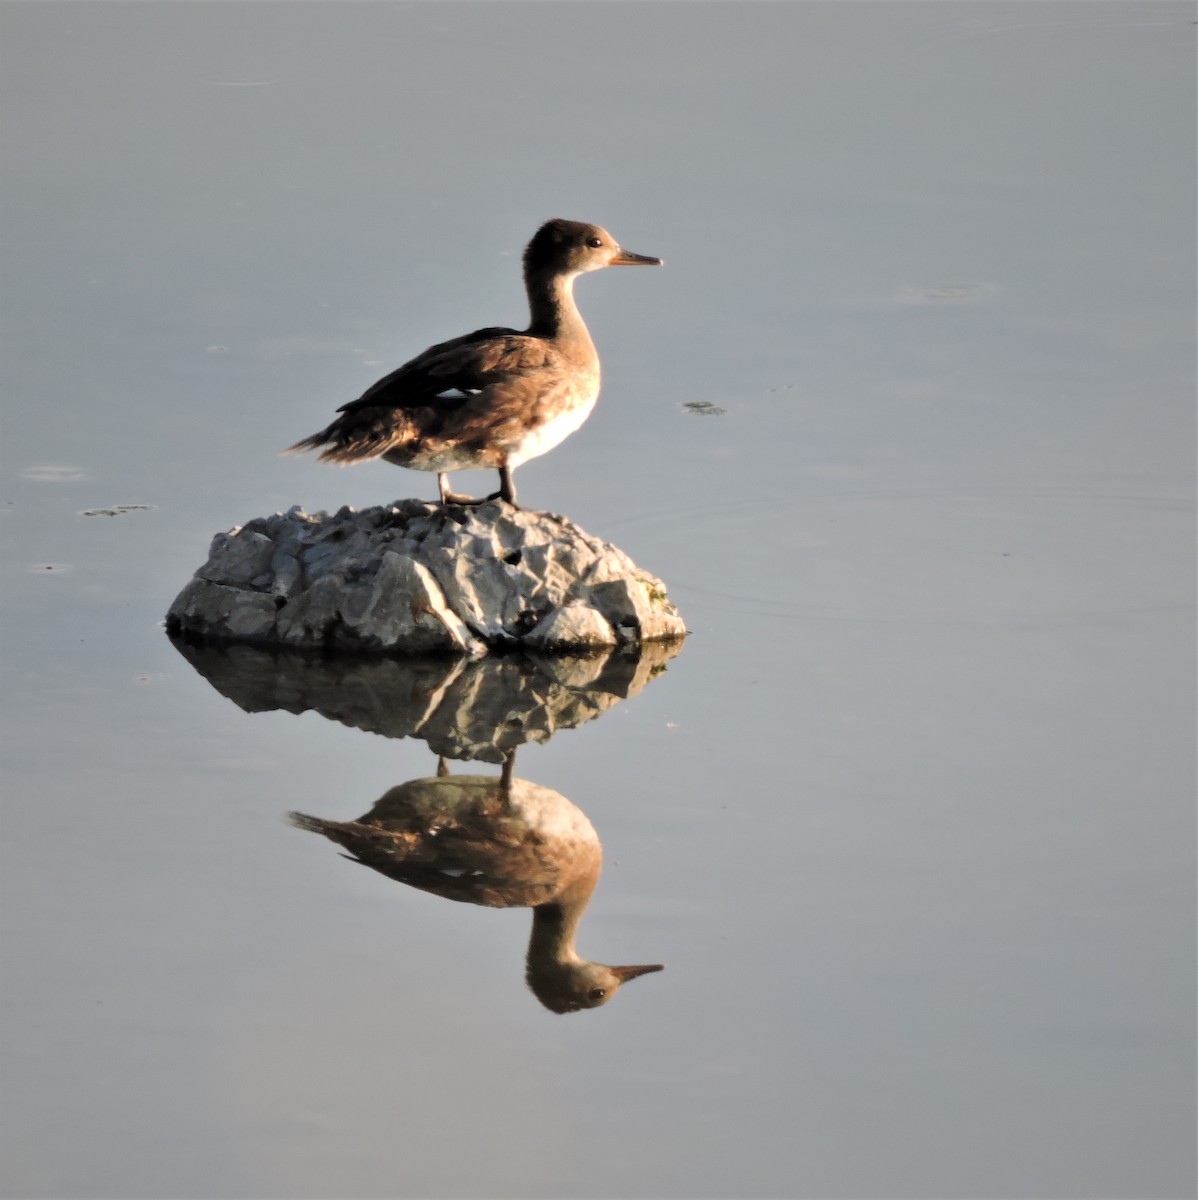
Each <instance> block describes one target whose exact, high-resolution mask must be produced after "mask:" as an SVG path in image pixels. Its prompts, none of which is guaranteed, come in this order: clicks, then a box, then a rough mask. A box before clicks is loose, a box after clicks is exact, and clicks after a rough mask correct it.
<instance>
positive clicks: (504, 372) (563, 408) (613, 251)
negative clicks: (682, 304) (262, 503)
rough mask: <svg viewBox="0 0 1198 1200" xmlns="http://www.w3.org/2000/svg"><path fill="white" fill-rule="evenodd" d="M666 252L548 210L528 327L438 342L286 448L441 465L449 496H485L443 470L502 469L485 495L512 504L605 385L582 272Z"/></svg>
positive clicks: (328, 458) (534, 245)
mask: <svg viewBox="0 0 1198 1200" xmlns="http://www.w3.org/2000/svg"><path fill="white" fill-rule="evenodd" d="M660 263H661V260H660V259H657V258H649V257H647V256H645V255H643V254H632V253H629V252H628V251H625V250H621V249H620V247H619V246H618V245H617V244H616V242H615V240H614V239H613V238H612V236H611V234H609V233H608V232H607V231H606V230H604V229H601V228H600V227H599V226H598V225H587V224H584V223H583V222H580V221H563V220H560V219H556V220H553V221H547V222H546V223H545V224H544V225H542V226H541V228H540V229H538V230H537V232H536V234H535V236H534V237H533V239H532V241H531V242H529V243H528V247H527V248H526V249H525V251H524V285H525V288H526V290H527V292H528V304H529V310H530V320H529V325H528V328H527V329H526V330H524V331H522V332H521V331H519V330H515V329H505V328H502V327H499V326H494V327H490V328H487V329H478V330H475V332H474V333H468V334H466V335H465V336H463V337H457V338H453V339H451V340H450V341H448V342H440V343H438V344H437V345H436V346H430V347H429V348H428V349H427V350H425V351H424V353H423V354H418V355H417V356H416V357H415V358H413V359H412V360H411V361H410V362H406V363H404V365H403V366H402V367H399V368H398V369H397V370H395V371H392V372H391V374H390V375H385V376H384V377H383V378H382V379H380V380H379V381H378V382H377V383H375V384H373V385H372V386H371V387H369V388H367V389H366V391H365V392H363V394H362V395H361V396H360V397H359V398H358V399H357V400H353V401H351V402H350V403H349V404H344V405H342V406H341V408H340V409H338V412H340V413H341V416H339V417H338V418H337V419H336V420H335V421H333V423H332V424H331V425H329V426H328V427H327V428H326V429H322V430H321V431H320V432H319V433H314V434H313V435H312V436H311V437H307V438H304V439H303V440H302V441H300V442H297V443H296V444H295V445H294V446H291V447H289V450H288V452H291V451H296V450H320V451H321V455H320V458H321V461H322V462H335V463H343V464H344V463H354V462H362V461H365V460H367V459H371V458H382V459H385V460H386V461H387V462H390V463H394V464H396V465H397V466H401V467H410V468H412V469H414V470H417V471H435V472H436V473H437V485H438V488H439V491H440V495H441V501H442V503H444V504H479V503H483V502H484V501H483V500H475V499H472V498H471V497H469V496H458V495H455V494H454V493H452V492H451V491H450V490H449V480H448V476H447V472H449V471H451V470H462V469H467V468H478V467H486V468H490V469H493V470H497V471H498V472H499V484H500V486H499V491H498V492H495V493H494V494H492V495H491V496H488V497H486V498H485V499H486V500H494V499H503V500H506V501H507V502H508V503H510V504H515V502H516V488H515V484H514V483H513V482H512V471H514V470H515V468H516V467H518V466H519V465H520V464H521V463H524V462H527V461H528V460H529V459H530V458H535V457H537V456H538V455H540V454H544V453H545V452H546V451H547V450H551V449H552V448H553V447H554V446H556V445H557V444H558V443H559V442H561V441H562V440H563V439H564V438H566V437H568V436H569V435H570V434H571V433H573V432H574V430H575V429H577V428H578V427H579V426H580V425H581V424H582V423H583V421H585V420H586V418H587V417H588V416H589V415H590V411H591V409H592V408H593V407H594V404H595V400H596V398H597V397H598V395H599V356H598V354H596V352H595V347H594V345H593V344H592V342H591V338H590V335H589V334H588V333H587V328H586V325H584V324H583V320H582V316H581V315H580V314H579V312H578V308H577V306H576V305H575V303H574V280H575V279H576V278H577V277H578V276H579V275H581V274H583V273H585V272H587V271H596V270H599V269H600V268H602V267H615V266H633V265H660Z"/></svg>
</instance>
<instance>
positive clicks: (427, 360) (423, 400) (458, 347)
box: [337, 328, 553, 413]
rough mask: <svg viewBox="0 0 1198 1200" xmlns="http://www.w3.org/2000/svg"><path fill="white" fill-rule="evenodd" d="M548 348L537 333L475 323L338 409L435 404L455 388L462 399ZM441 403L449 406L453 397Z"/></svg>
mask: <svg viewBox="0 0 1198 1200" xmlns="http://www.w3.org/2000/svg"><path fill="white" fill-rule="evenodd" d="M552 354H553V351H552V349H551V348H550V346H549V345H548V343H546V342H545V341H543V340H542V339H541V338H536V337H529V336H528V335H527V334H522V333H518V332H516V330H514V329H502V328H492V329H479V330H476V331H475V332H474V333H468V334H466V335H465V336H464V337H459V338H454V339H452V340H451V341H448V342H440V343H439V344H438V345H436V346H430V347H429V348H428V349H427V350H425V351H424V353H423V354H418V355H417V356H416V357H415V358H413V359H412V360H411V361H410V362H406V363H404V365H403V366H402V367H399V368H397V369H396V370H394V371H392V372H391V374H390V375H384V376H383V378H382V379H380V380H379V381H378V382H377V383H375V384H372V385H371V386H370V387H368V388H367V389H366V391H365V392H363V393H362V395H361V396H359V397H358V399H357V400H351V401H350V402H349V403H348V404H343V405H342V406H341V407H340V408H339V409H338V410H337V411H338V412H344V413H351V412H355V411H357V410H358V409H361V408H401V409H402V408H428V407H439V406H440V404H439V402H438V399H437V397H439V396H441V395H442V394H444V393H447V392H456V393H459V396H458V397H457V399H456V403H460V402H461V401H460V394H463V393H470V392H476V391H480V390H481V389H483V388H485V387H487V386H488V385H489V384H491V383H494V382H495V381H496V380H497V379H499V378H502V377H505V376H510V375H520V374H522V373H524V372H525V371H532V370H536V369H537V368H538V367H542V366H544V365H545V364H546V362H548V361H549V359H550V357H551V356H552ZM445 403H446V404H447V406H449V407H452V406H453V404H454V403H455V401H454V400H447V401H446V402H445Z"/></svg>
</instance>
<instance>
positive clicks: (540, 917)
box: [528, 862, 599, 970]
mask: <svg viewBox="0 0 1198 1200" xmlns="http://www.w3.org/2000/svg"><path fill="white" fill-rule="evenodd" d="M598 879H599V863H598V862H596V863H595V864H594V866H593V868H592V869H591V870H588V871H586V872H585V873H584V874H582V875H581V876H580V877H579V878H578V879H576V880H574V881H573V882H572V883H571V884H570V886H569V887H568V888H566V889H565V890H564V891H563V892H562V894H561V895H560V896H558V897H557V899H556V900H553V901H551V902H550V903H548V904H538V905H537V906H536V908H534V909H533V910H532V936H531V937H530V938H529V940H528V965H529V968H530V969H532V970H535V969H536V968H537V966H538V965H539V966H540V967H541V968H542V969H544V968H547V967H552V966H561V965H563V964H566V963H576V962H579V961H580V960H579V957H578V952H577V951H576V950H575V949H574V935H575V934H576V933H577V932H578V922H579V921H580V920H581V919H582V914H583V912H584V910H585V909H586V906H587V901H589V900H590V898H591V893H592V892H593V891H594V890H595V884H596V883H597V882H598Z"/></svg>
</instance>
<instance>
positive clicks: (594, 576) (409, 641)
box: [167, 500, 686, 657]
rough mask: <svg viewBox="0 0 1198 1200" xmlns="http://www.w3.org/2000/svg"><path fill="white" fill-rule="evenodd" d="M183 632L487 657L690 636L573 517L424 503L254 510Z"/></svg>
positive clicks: (649, 585) (207, 568)
mask: <svg viewBox="0 0 1198 1200" xmlns="http://www.w3.org/2000/svg"><path fill="white" fill-rule="evenodd" d="M167 628H168V629H169V630H170V631H171V632H172V633H174V634H180V635H184V636H186V637H189V638H192V639H200V640H205V641H211V642H248V643H253V644H259V645H279V646H294V647H301V648H318V649H323V650H329V649H333V650H346V651H355V652H373V653H392V654H395V653H398V654H430V653H431V654H449V655H465V656H469V657H477V656H478V655H481V654H484V653H486V652H487V651H488V650H490V649H505V648H513V647H518V646H526V647H528V648H530V649H536V650H538V651H541V652H554V653H557V652H563V651H568V650H573V651H578V650H594V649H598V648H607V647H611V646H614V645H616V644H630V645H639V644H641V643H644V642H652V641H667V640H670V639H675V638H680V637H682V636H684V635H685V633H686V627H685V626H684V625H683V623H682V618H681V617H679V615H678V610H677V609H676V608H675V607H674V606H673V605H672V604H671V603H670V601H669V599H668V598H667V596H666V589H665V585H664V584H663V583H662V582H661V580H660V579H656V578H655V577H654V576H652V575H650V574H649V573H648V572H646V571H642V570H641V569H640V568H639V567H638V566H637V565H636V564H635V563H634V562H633V561H632V560H631V559H630V558H629V557H628V556H627V555H626V554H625V553H624V552H623V551H622V550H620V549H618V548H617V547H615V546H612V545H610V544H609V543H607V542H604V541H602V540H600V539H599V538H596V537H593V536H592V535H591V534H588V533H586V532H585V531H583V530H582V529H579V528H578V526H577V525H575V524H574V523H573V522H571V521H569V520H567V519H566V518H565V517H561V516H557V515H554V514H552V513H537V512H528V511H525V510H523V509H518V508H513V507H512V506H511V505H508V504H503V503H491V504H485V505H480V506H478V507H474V508H467V507H443V506H441V505H436V504H426V503H423V502H422V501H418V500H402V501H398V502H397V503H395V504H392V505H387V506H379V507H376V508H368V509H364V510H363V511H361V512H358V511H355V510H354V509H352V508H348V507H346V508H342V509H341V510H340V511H338V512H337V513H335V514H334V515H332V516H330V515H328V514H327V513H313V514H308V513H306V512H304V511H303V510H302V509H301V508H299V507H298V506H297V507H294V508H291V509H289V510H288V511H287V512H286V513H276V514H275V515H274V516H272V517H256V518H255V519H254V520H252V521H249V522H247V523H246V524H245V525H243V526H240V527H239V528H236V529H233V530H231V531H230V532H228V533H219V534H217V535H216V537H215V538H213V540H212V546H211V549H210V551H209V557H208V561H207V562H206V563H205V564H204V565H203V566H202V567H200V568H199V570H198V571H196V574H195V577H194V578H193V579H192V580H191V582H190V583H188V585H187V586H186V587H185V588H184V589H183V590H182V591H181V592H180V593H179V595H178V596H177V597H176V599H175V601H174V603H173V604H172V605H171V607H170V611H169V612H168V614H167Z"/></svg>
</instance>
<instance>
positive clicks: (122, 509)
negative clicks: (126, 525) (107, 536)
mask: <svg viewBox="0 0 1198 1200" xmlns="http://www.w3.org/2000/svg"><path fill="white" fill-rule="evenodd" d="M157 507H158V505H156V504H114V505H112V507H111V508H85V509H84V510H83V511H82V512H81V513H80V514H79V515H80V516H81V517H119V516H120V515H121V514H122V513H127V512H150V511H151V510H153V509H155V508H157Z"/></svg>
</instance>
